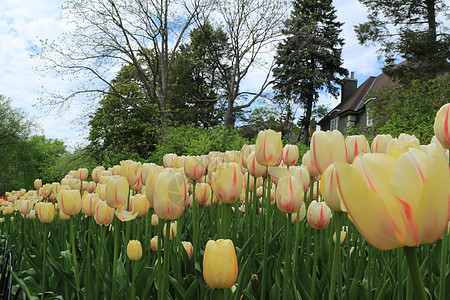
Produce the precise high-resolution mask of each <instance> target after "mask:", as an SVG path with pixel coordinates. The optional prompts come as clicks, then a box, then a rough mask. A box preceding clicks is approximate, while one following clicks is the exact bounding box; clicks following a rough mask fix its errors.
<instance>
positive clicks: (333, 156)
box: [310, 130, 347, 174]
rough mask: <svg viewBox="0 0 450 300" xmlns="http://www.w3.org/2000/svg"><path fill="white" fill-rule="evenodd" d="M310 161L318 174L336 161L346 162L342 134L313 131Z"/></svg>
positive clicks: (335, 131) (334, 131)
mask: <svg viewBox="0 0 450 300" xmlns="http://www.w3.org/2000/svg"><path fill="white" fill-rule="evenodd" d="M310 151H311V159H312V162H313V164H314V166H315V167H316V169H317V171H318V172H319V174H322V173H323V171H325V169H326V168H327V167H328V166H329V165H330V164H332V163H334V162H336V161H347V148H346V146H345V139H344V136H343V135H342V133H340V132H339V131H337V130H333V131H326V132H325V131H315V132H314V133H313V135H312V138H311V148H310Z"/></svg>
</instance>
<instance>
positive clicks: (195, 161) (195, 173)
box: [184, 156, 206, 180]
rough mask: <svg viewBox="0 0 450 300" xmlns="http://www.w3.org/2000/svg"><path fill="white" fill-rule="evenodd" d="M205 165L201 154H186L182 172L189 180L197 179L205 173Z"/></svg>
mask: <svg viewBox="0 0 450 300" xmlns="http://www.w3.org/2000/svg"><path fill="white" fill-rule="evenodd" d="M205 172H206V166H205V165H203V159H202V158H201V156H188V157H186V159H185V161H184V174H185V175H186V177H187V178H189V179H190V180H199V179H200V178H202V177H203V176H204V175H205Z"/></svg>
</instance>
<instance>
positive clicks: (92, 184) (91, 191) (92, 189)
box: [86, 181, 97, 193]
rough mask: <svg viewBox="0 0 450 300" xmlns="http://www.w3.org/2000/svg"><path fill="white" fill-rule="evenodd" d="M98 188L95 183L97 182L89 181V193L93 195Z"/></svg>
mask: <svg viewBox="0 0 450 300" xmlns="http://www.w3.org/2000/svg"><path fill="white" fill-rule="evenodd" d="M96 187H97V184H96V183H95V181H89V182H88V184H87V188H86V191H87V192H88V193H93V192H94V191H95V188H96Z"/></svg>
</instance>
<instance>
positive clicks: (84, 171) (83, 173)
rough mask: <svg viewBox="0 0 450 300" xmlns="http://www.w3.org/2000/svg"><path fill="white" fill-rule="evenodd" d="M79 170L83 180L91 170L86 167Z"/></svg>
mask: <svg viewBox="0 0 450 300" xmlns="http://www.w3.org/2000/svg"><path fill="white" fill-rule="evenodd" d="M78 172H79V173H80V177H79V178H78V179H80V180H81V181H83V180H86V179H87V178H88V174H89V171H88V169H86V168H80V169H78Z"/></svg>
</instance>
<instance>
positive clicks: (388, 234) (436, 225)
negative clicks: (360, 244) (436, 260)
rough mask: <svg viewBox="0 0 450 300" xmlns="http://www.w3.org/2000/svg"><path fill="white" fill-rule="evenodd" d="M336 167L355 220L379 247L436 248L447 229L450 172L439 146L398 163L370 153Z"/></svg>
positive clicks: (410, 154)
mask: <svg viewBox="0 0 450 300" xmlns="http://www.w3.org/2000/svg"><path fill="white" fill-rule="evenodd" d="M335 167H336V170H337V171H338V175H339V177H338V179H339V182H338V184H339V193H340V196H341V199H342V201H343V202H344V204H345V206H346V208H347V211H348V214H349V216H350V218H351V219H352V220H353V223H354V224H355V225H356V227H357V228H358V230H359V232H360V233H361V234H362V235H363V236H364V238H365V239H366V240H367V241H368V242H369V243H370V244H372V245H373V246H375V247H376V248H378V249H382V250H385V249H386V250H387V249H394V248H397V247H403V246H409V247H413V246H416V245H418V244H425V243H432V242H434V241H436V240H437V239H439V238H440V237H441V235H442V234H443V233H444V231H445V230H446V229H447V225H448V221H449V218H450V213H449V212H450V207H449V204H450V203H449V199H450V184H449V182H450V172H449V169H448V163H447V160H446V158H445V154H444V152H443V148H442V147H441V146H440V145H439V144H437V143H432V144H430V145H428V146H426V147H423V148H422V149H417V148H410V149H409V150H408V151H407V152H405V153H403V154H401V155H399V156H398V158H397V157H395V156H390V155H383V154H366V155H364V156H362V157H359V158H357V159H355V161H354V163H353V165H352V166H350V165H348V164H343V163H336V164H335ZM361 199H364V201H361Z"/></svg>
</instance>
